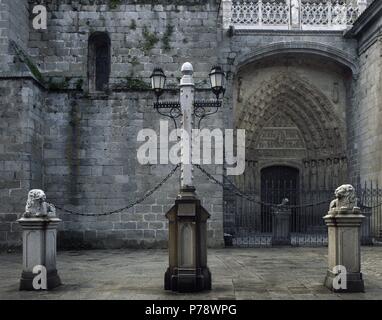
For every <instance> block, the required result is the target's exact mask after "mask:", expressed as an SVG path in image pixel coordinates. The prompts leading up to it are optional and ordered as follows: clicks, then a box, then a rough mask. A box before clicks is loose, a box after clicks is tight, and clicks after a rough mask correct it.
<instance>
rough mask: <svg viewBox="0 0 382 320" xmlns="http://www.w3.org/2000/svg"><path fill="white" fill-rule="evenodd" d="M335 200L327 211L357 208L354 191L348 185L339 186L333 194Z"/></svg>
mask: <svg viewBox="0 0 382 320" xmlns="http://www.w3.org/2000/svg"><path fill="white" fill-rule="evenodd" d="M334 194H335V196H336V199H334V200H333V201H332V202H331V203H330V206H329V210H333V209H340V208H349V209H353V208H354V207H356V206H357V198H356V195H355V189H354V187H353V186H352V185H350V184H343V185H342V186H339V187H338V188H337V189H336V191H335V192H334Z"/></svg>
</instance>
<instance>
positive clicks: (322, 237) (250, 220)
mask: <svg viewBox="0 0 382 320" xmlns="http://www.w3.org/2000/svg"><path fill="white" fill-rule="evenodd" d="M280 170H285V167H284V168H277V167H274V168H273V169H271V170H270V171H265V172H264V174H263V175H262V181H261V192H260V197H259V196H256V194H251V195H248V196H250V197H243V196H240V195H237V194H235V193H234V192H233V191H234V190H232V189H230V186H227V188H228V192H226V197H225V203H224V205H225V208H224V211H225V212H224V224H225V239H226V244H227V245H232V246H237V247H258V246H259V247H264V246H272V239H273V237H274V231H275V224H274V221H273V219H274V214H275V211H277V210H278V209H279V207H278V206H275V205H274V204H279V203H281V202H282V200H283V199H284V198H288V200H289V203H288V205H289V207H288V208H289V210H290V219H289V232H290V245H292V246H323V245H327V241H328V239H327V227H326V225H325V223H324V220H323V216H324V215H325V214H326V213H327V212H328V208H329V204H330V201H331V200H333V198H334V194H333V193H334V190H333V189H331V190H305V189H304V188H303V186H299V179H298V171H297V172H295V171H293V170H289V172H288V173H287V174H285V175H283V176H281V175H280V174H279V172H280ZM284 172H285V171H284ZM356 190H357V197H358V205H359V206H360V207H361V210H362V213H363V214H364V215H365V216H366V219H365V221H364V223H363V224H362V229H361V237H362V243H363V244H371V243H373V241H375V240H379V239H380V238H382V210H381V202H382V189H380V188H379V186H378V185H377V184H372V183H369V184H366V183H365V184H364V185H362V186H361V185H358V186H356ZM226 191H227V190H226ZM229 191H232V192H229ZM272 204H273V205H272Z"/></svg>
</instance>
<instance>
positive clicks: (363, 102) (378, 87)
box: [349, 17, 382, 183]
mask: <svg viewBox="0 0 382 320" xmlns="http://www.w3.org/2000/svg"><path fill="white" fill-rule="evenodd" d="M381 27H382V18H381V17H380V18H379V19H376V20H375V21H374V22H373V23H372V24H369V25H368V26H366V27H365V28H364V30H363V32H362V33H361V34H359V35H358V36H357V38H358V41H359V49H358V53H359V59H360V72H359V78H358V80H357V87H356V90H355V91H354V96H353V101H354V108H353V110H352V116H351V118H349V121H352V124H353V126H352V129H353V130H352V132H351V134H352V141H353V144H352V145H351V146H350V147H349V151H350V152H352V154H353V155H354V159H355V162H354V164H353V165H354V170H353V172H354V179H355V180H356V179H360V182H361V183H363V182H364V181H368V180H373V181H379V182H381V181H382V158H381V156H382V144H381V139H382V129H381V121H382V117H381V110H382V32H381Z"/></svg>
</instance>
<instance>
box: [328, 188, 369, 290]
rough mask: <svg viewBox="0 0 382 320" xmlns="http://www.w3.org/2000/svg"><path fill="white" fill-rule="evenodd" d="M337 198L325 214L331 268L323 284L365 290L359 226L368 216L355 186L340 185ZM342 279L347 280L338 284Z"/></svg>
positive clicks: (336, 288) (338, 287)
mask: <svg viewBox="0 0 382 320" xmlns="http://www.w3.org/2000/svg"><path fill="white" fill-rule="evenodd" d="M335 197H336V199H334V200H333V201H332V202H331V203H330V206H329V212H328V214H327V215H326V216H325V217H324V220H325V223H326V225H327V226H328V270H327V274H326V278H325V283H324V284H325V286H326V287H327V288H329V289H330V290H332V291H334V292H364V282H363V278H362V273H361V235H360V233H361V228H360V227H361V224H362V221H363V219H364V218H365V217H364V216H363V215H362V214H361V210H360V208H358V207H357V198H356V194H355V189H354V187H353V186H352V185H350V184H345V185H342V186H340V187H338V188H337V189H336V191H335ZM337 270H346V274H344V273H343V274H341V276H339V274H338V271H337ZM341 273H342V272H341ZM340 278H342V279H346V281H345V280H341V283H339V279H340Z"/></svg>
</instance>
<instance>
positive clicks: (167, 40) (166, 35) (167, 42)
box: [162, 24, 174, 51]
mask: <svg viewBox="0 0 382 320" xmlns="http://www.w3.org/2000/svg"><path fill="white" fill-rule="evenodd" d="M173 33H174V26H172V25H171V24H168V25H167V26H166V31H165V33H164V35H163V38H162V44H163V49H164V51H170V50H171V46H170V41H171V37H172V35H173Z"/></svg>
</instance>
